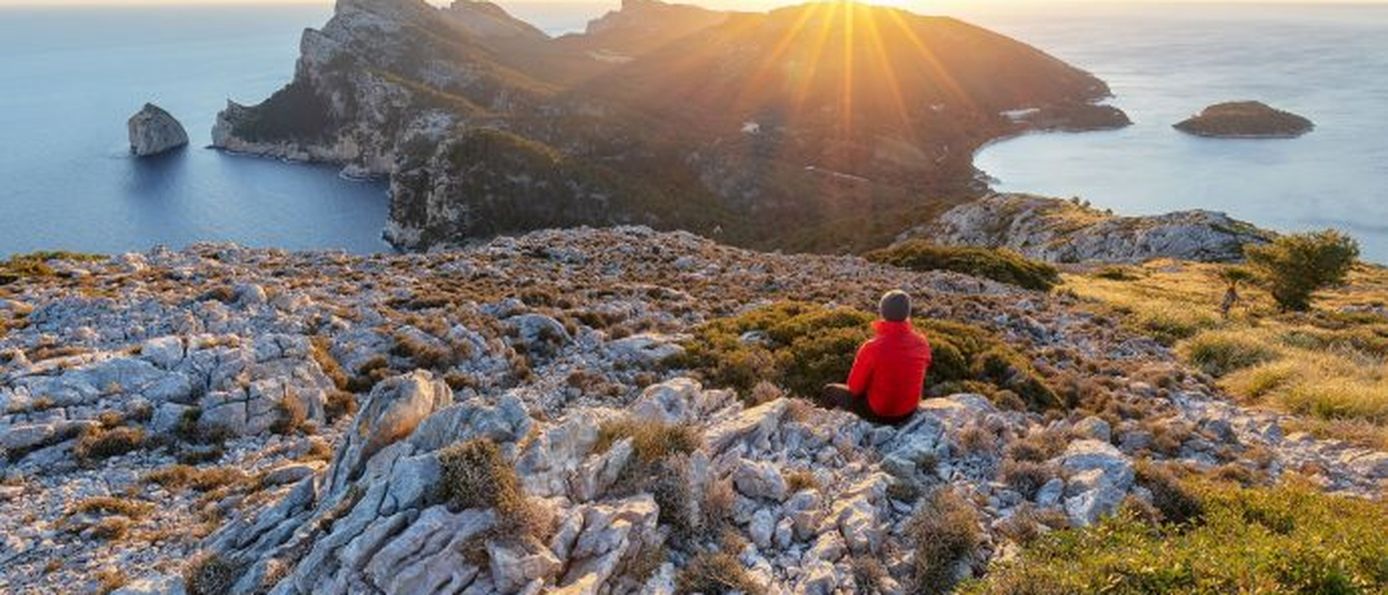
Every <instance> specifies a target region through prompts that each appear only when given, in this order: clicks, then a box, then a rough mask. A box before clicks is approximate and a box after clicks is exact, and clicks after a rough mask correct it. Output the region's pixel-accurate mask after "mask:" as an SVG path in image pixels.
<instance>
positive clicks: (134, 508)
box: [68, 496, 154, 519]
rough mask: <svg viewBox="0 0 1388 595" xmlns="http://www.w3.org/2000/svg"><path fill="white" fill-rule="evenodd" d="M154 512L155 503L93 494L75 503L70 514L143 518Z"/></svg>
mask: <svg viewBox="0 0 1388 595" xmlns="http://www.w3.org/2000/svg"><path fill="white" fill-rule="evenodd" d="M151 512H154V505H153V504H150V503H149V502H142V501H139V500H134V499H131V498H116V497H113V496H93V497H91V498H86V499H84V500H81V501H79V502H77V503H76V504H74V505H73V506H72V509H71V510H69V511H68V516H72V515H78V514H96V515H121V516H127V517H130V518H132V519H138V518H142V517H144V516H146V515H148V514H149V513H151Z"/></svg>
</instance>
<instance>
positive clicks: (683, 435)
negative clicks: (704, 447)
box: [594, 417, 702, 465]
mask: <svg viewBox="0 0 1388 595" xmlns="http://www.w3.org/2000/svg"><path fill="white" fill-rule="evenodd" d="M627 438H631V447H632V448H631V449H632V454H633V455H635V457H636V461H637V463H640V464H645V465H650V464H654V463H657V462H659V461H662V460H665V459H667V458H670V457H672V456H675V455H680V454H690V453H693V452H694V451H695V450H697V449H698V448H699V444H700V442H701V440H702V437H701V436H700V435H699V431H698V430H696V429H694V428H693V427H691V426H683V425H673V424H664V423H660V422H654V421H642V420H637V419H635V418H630V417H623V418H618V419H613V420H608V421H605V422H603V423H602V425H601V426H599V428H598V442H597V444H596V446H594V449H595V450H597V451H598V452H606V451H607V450H608V449H609V448H611V447H612V445H613V444H616V443H617V442H620V441H622V440H625V439H627Z"/></svg>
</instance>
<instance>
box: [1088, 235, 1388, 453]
mask: <svg viewBox="0 0 1388 595" xmlns="http://www.w3.org/2000/svg"><path fill="white" fill-rule="evenodd" d="M1221 268H1222V267H1221V266H1220V265H1210V264H1196V263H1176V262H1171V261H1154V262H1152V263H1148V264H1146V265H1143V266H1141V267H1134V269H1135V270H1136V273H1135V274H1134V275H1132V276H1129V277H1125V278H1123V279H1121V280H1120V279H1113V278H1106V276H1105V275H1104V274H1103V271H1102V270H1100V271H1096V272H1095V273H1092V274H1089V275H1076V274H1070V275H1066V276H1065V281H1066V285H1065V286H1066V288H1067V289H1069V290H1070V291H1071V292H1073V293H1074V294H1075V295H1076V296H1078V297H1080V298H1081V299H1085V300H1090V301H1092V302H1093V303H1094V304H1095V305H1096V306H1097V308H1098V309H1100V310H1102V311H1104V312H1107V313H1111V314H1115V315H1118V316H1119V317H1120V318H1121V319H1122V320H1123V321H1124V324H1126V325H1127V326H1129V327H1130V328H1132V329H1133V330H1135V331H1138V332H1142V333H1145V334H1148V335H1151V336H1153V337H1155V338H1157V339H1158V340H1161V341H1163V342H1166V343H1168V344H1171V345H1174V346H1175V347H1176V349H1177V352H1178V353H1179V354H1180V355H1181V357H1182V359H1183V360H1185V361H1186V363H1188V364H1190V365H1192V366H1194V367H1196V368H1199V369H1200V370H1202V371H1204V372H1205V373H1206V374H1209V375H1210V376H1213V377H1215V378H1216V379H1217V383H1218V385H1219V386H1220V388H1222V389H1224V390H1226V391H1228V392H1229V393H1230V394H1232V395H1234V396H1235V397H1237V398H1239V399H1241V400H1243V401H1245V402H1247V403H1250V404H1260V405H1268V406H1272V407H1275V408H1278V409H1281V410H1284V411H1287V412H1290V413H1293V414H1296V415H1298V416H1301V418H1302V427H1303V429H1306V430H1309V431H1312V432H1314V433H1316V434H1318V435H1321V436H1325V437H1333V438H1340V439H1345V440H1351V441H1353V442H1355V443H1358V444H1363V445H1367V446H1373V447H1379V448H1388V318H1385V317H1384V316H1382V315H1379V314H1375V313H1373V312H1372V311H1367V312H1366V311H1365V310H1372V309H1373V308H1381V307H1382V306H1383V305H1384V304H1388V269H1384V268H1382V267H1376V266H1367V265H1360V266H1357V267H1356V268H1355V269H1354V271H1353V272H1352V273H1351V274H1350V278H1349V282H1348V284H1347V285H1346V286H1344V287H1340V288H1336V289H1332V290H1328V291H1323V292H1321V293H1319V294H1317V296H1316V300H1315V309H1314V310H1313V311H1311V312H1308V313H1300V314H1296V313H1282V312H1280V311H1279V309H1278V308H1277V305H1276V304H1275V303H1274V302H1273V300H1272V299H1271V297H1270V296H1269V295H1268V294H1267V293H1266V292H1264V291H1262V290H1260V289H1258V288H1256V287H1241V288H1240V294H1241V297H1242V300H1241V303H1240V305H1239V306H1237V307H1235V308H1234V311H1233V314H1232V315H1231V316H1230V317H1229V318H1228V319H1222V318H1221V317H1220V316H1219V313H1218V312H1219V302H1220V300H1221V299H1222V298H1223V295H1224V290H1225V284H1224V283H1223V282H1222V281H1221V280H1220V279H1219V277H1218V273H1219V271H1220V270H1221Z"/></svg>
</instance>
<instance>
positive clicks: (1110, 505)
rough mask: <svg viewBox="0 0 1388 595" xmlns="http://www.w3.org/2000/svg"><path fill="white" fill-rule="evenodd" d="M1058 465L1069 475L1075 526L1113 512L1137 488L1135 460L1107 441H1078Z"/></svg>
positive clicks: (1067, 490)
mask: <svg viewBox="0 0 1388 595" xmlns="http://www.w3.org/2000/svg"><path fill="white" fill-rule="evenodd" d="M1056 462H1057V463H1058V464H1059V466H1060V468H1061V469H1062V470H1063V471H1064V472H1065V473H1066V475H1067V480H1066V484H1065V500H1064V505H1065V513H1066V515H1067V516H1069V518H1070V523H1071V524H1072V525H1075V526H1080V527H1083V526H1087V525H1090V524H1093V523H1094V522H1095V521H1097V520H1099V518H1100V517H1102V516H1104V515H1107V514H1111V513H1113V512H1114V511H1115V510H1117V509H1118V505H1119V504H1122V503H1123V499H1124V498H1125V497H1126V496H1127V495H1128V490H1130V489H1131V488H1132V486H1133V463H1132V461H1131V460H1129V459H1128V457H1126V456H1124V455H1123V453H1122V452H1120V451H1119V450H1118V449H1117V448H1115V447H1114V446H1113V445H1112V444H1109V443H1107V442H1100V441H1098V440H1076V441H1074V442H1071V443H1070V445H1069V446H1067V447H1065V452H1064V453H1063V454H1061V455H1060V456H1059V457H1057V460H1056Z"/></svg>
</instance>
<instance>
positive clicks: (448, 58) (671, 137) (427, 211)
mask: <svg viewBox="0 0 1388 595" xmlns="http://www.w3.org/2000/svg"><path fill="white" fill-rule="evenodd" d="M850 40H856V41H850ZM845 48H847V49H845ZM1108 94H1109V91H1108V88H1107V86H1106V85H1105V84H1104V83H1103V82H1102V81H1100V80H1098V79H1097V78H1095V77H1094V76H1092V75H1090V74H1088V73H1086V72H1084V71H1082V70H1079V69H1077V68H1074V67H1072V66H1069V65H1067V64H1065V63H1063V62H1061V61H1059V60H1057V59H1055V58H1053V57H1051V56H1049V55H1047V54H1045V53H1043V52H1041V51H1039V50H1037V49H1035V48H1032V47H1029V46H1027V45H1025V44H1023V43H1020V42H1017V41H1015V40H1012V39H1008V38H1006V37H1004V36H1001V35H998V34H996V33H992V32H989V31H986V30H984V29H981V28H978V27H975V26H972V25H969V24H966V23H963V22H960V21H958V20H955V19H950V18H941V17H923V16H919V15H915V14H911V13H909V12H905V11H901V10H896V9H888V8H878V7H870V6H866V5H860V4H855V3H845V2H835V3H822V4H808V5H804V6H798V7H791V8H784V9H780V10H776V11H773V12H771V13H741V12H717V11H710V10H705V9H701V8H695V7H689V6H679V5H668V4H663V3H660V2H656V1H654V0H641V1H634V0H633V1H628V2H624V3H623V5H622V8H621V10H618V11H614V12H613V13H611V14H608V15H606V16H604V17H602V18H600V19H598V20H596V21H594V22H593V23H592V24H591V25H590V26H589V28H588V30H587V31H586V32H585V33H583V34H578V35H568V36H564V37H560V38H556V39H551V38H548V37H546V36H545V35H543V34H542V33H540V32H539V31H537V30H535V29H534V28H533V27H531V26H529V25H528V24H525V23H523V22H521V21H519V20H517V19H515V18H513V17H511V16H509V15H507V14H506V12H505V11H504V10H502V9H501V8H499V7H497V6H496V5H493V4H489V3H486V2H472V1H467V0H460V1H458V2H454V3H453V4H452V5H451V6H450V7H448V8H442V9H439V8H434V7H432V6H430V5H428V4H426V3H425V2H423V0H339V2H338V3H337V7H336V11H335V14H334V16H333V18H332V20H330V21H329V22H328V23H327V25H325V26H324V27H323V28H322V29H317V30H308V31H306V32H305V33H304V36H303V41H302V43H301V56H300V58H299V62H298V65H297V68H296V72H295V76H294V80H293V81H292V82H291V83H290V84H289V85H287V86H286V87H285V88H284V89H282V90H280V91H279V92H277V93H275V94H274V95H273V96H271V97H270V98H268V99H267V100H265V101H264V102H263V103H261V104H259V105H256V106H241V105H236V104H229V105H228V107H227V109H226V110H225V111H224V112H222V113H221V114H220V116H219V118H218V122H217V124H216V127H215V129H214V131H213V139H214V144H215V145H216V146H218V147H222V148H225V149H228V150H233V151H240V152H248V153H257V154H263V155H268V156H275V157H281V158H288V159H295V160H305V161H325V162H331V163H337V164H341V165H343V166H344V167H346V168H347V169H348V170H349V171H350V172H351V173H355V174H375V175H383V176H389V177H390V180H391V190H390V194H391V211H390V221H389V225H388V227H387V230H386V237H387V238H388V239H389V240H390V241H391V242H392V243H394V244H396V245H397V246H399V247H402V248H411V249H420V248H427V247H429V246H434V245H439V244H448V243H463V242H466V241H470V240H474V239H478V238H485V237H488V236H491V235H494V234H498V233H505V232H513V231H524V230H529V229H536V228H543V227H550V226H569V225H578V224H609V223H642V224H648V225H651V226H655V227H657V228H679V229H687V230H691V231H695V232H698V233H705V234H711V233H713V232H714V230H718V231H719V232H720V233H721V234H722V235H721V236H720V237H721V238H723V239H724V241H727V242H731V243H735V244H742V245H751V246H774V247H808V248H824V247H826V246H823V245H818V244H819V243H821V242H822V241H823V240H822V238H825V237H832V236H827V235H825V234H820V233H818V232H819V231H822V230H823V229H828V228H832V227H835V226H838V225H841V224H842V223H843V222H844V221H849V220H853V221H862V220H868V221H872V222H877V223H880V224H881V225H859V226H858V227H859V228H872V227H886V226H896V227H897V229H896V230H892V232H890V233H895V232H896V231H899V230H900V229H901V228H903V227H906V226H908V225H909V223H901V222H902V221H903V220H904V221H920V220H924V218H926V217H928V215H929V214H931V213H933V212H937V210H938V207H940V206H941V205H947V204H949V203H950V202H951V201H958V200H961V199H963V198H966V197H970V196H973V195H975V194H976V193H977V192H978V191H979V189H980V188H979V185H978V182H977V181H976V179H975V173H976V172H975V170H974V168H973V166H972V164H971V159H972V154H973V151H974V150H975V149H976V148H978V147H979V146H981V145H982V144H983V143H984V142H987V141H988V140H990V139H995V138H998V137H1000V136H1005V135H1010V134H1016V133H1018V132H1021V131H1024V130H1029V129H1034V128H1038V127H1039V128H1046V129H1058V128H1064V129H1074V128H1091V127H1111V126H1115V125H1121V124H1123V123H1126V117H1124V116H1122V114H1121V112H1116V110H1115V109H1114V108H1111V107H1107V106H1096V105H1093V103H1092V102H1093V101H1095V100H1098V99H1101V98H1104V97H1106V96H1108ZM1016 110H1038V113H1041V114H1043V116H1041V117H1038V118H1037V119H1036V120H1034V121H1033V120H1028V119H1014V118H1010V117H1007V116H1005V115H1004V113H1007V112H1013V111H1016ZM923 197H930V198H929V201H926V199H925V198H923ZM864 204H871V205H873V206H872V207H870V208H866V209H865V208H864V207H863V205H864ZM768 221H776V222H778V225H776V226H773V228H774V229H776V230H780V231H777V232H775V233H772V234H766V233H765V232H764V230H765V229H767V226H765V225H762V224H763V223H765V222H768ZM889 238H890V234H888V235H887V236H885V237H884V238H881V239H883V240H886V239H889ZM828 247H833V246H828Z"/></svg>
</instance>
